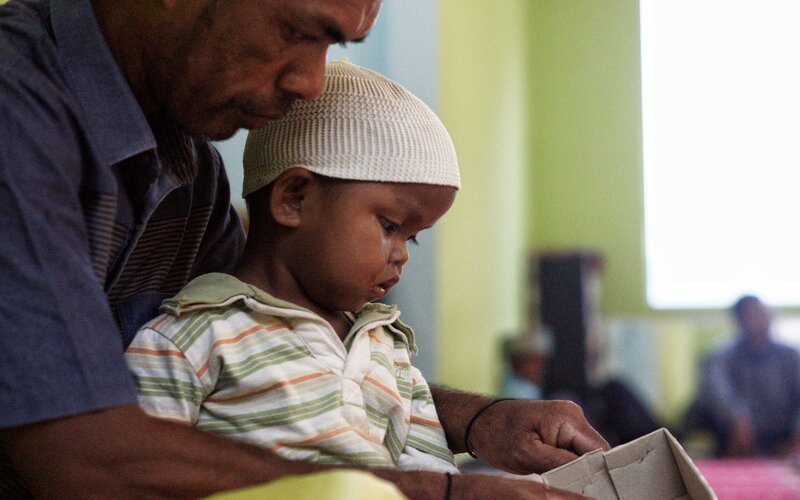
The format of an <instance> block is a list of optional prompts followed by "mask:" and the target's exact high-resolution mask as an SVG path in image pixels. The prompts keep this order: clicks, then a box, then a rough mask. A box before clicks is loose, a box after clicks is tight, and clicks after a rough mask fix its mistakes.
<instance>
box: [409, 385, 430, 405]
mask: <svg viewBox="0 0 800 500" xmlns="http://www.w3.org/2000/svg"><path fill="white" fill-rule="evenodd" d="M411 399H414V400H417V401H424V402H426V403H430V404H433V396H431V390H430V389H429V388H428V386H427V385H425V384H419V383H417V384H416V385H414V390H413V392H412V393H411Z"/></svg>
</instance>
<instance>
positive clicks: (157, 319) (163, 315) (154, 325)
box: [147, 314, 169, 330]
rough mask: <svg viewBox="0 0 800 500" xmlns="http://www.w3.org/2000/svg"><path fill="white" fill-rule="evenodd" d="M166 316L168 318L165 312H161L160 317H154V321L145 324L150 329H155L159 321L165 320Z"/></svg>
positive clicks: (159, 323)
mask: <svg viewBox="0 0 800 500" xmlns="http://www.w3.org/2000/svg"><path fill="white" fill-rule="evenodd" d="M167 318H169V316H167V315H166V314H162V315H161V317H159V318H156V319H155V321H153V322H152V323H150V324H149V325H147V327H148V328H150V329H152V330H155V329H156V328H158V327H159V326H161V323H163V322H165V321H166V320H167Z"/></svg>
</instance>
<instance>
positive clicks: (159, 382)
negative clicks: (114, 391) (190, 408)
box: [134, 376, 205, 406]
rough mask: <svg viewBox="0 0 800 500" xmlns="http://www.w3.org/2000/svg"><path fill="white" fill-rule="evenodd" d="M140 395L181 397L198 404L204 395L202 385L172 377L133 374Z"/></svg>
mask: <svg viewBox="0 0 800 500" xmlns="http://www.w3.org/2000/svg"><path fill="white" fill-rule="evenodd" d="M134 380H135V382H136V387H137V388H138V390H139V394H140V395H141V396H152V397H168V398H173V399H182V400H184V401H188V402H190V403H192V404H193V405H195V406H200V404H201V403H202V402H203V398H204V397H205V391H204V389H203V387H200V386H196V385H194V384H192V383H190V382H183V381H181V380H176V379H172V378H163V377H141V376H134Z"/></svg>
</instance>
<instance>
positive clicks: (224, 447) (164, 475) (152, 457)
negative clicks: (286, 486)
mask: <svg viewBox="0 0 800 500" xmlns="http://www.w3.org/2000/svg"><path fill="white" fill-rule="evenodd" d="M0 437H2V441H3V444H4V445H5V447H6V450H7V452H8V453H9V455H10V456H11V460H12V463H13V465H14V467H15V469H16V470H17V471H18V472H19V473H20V475H21V476H22V477H23V479H24V480H25V482H26V483H27V485H28V486H29V487H30V488H31V490H32V493H33V494H34V495H35V496H37V497H51V496H54V495H57V496H64V497H80V498H84V497H86V498H91V497H98V498H127V497H137V498H141V497H143V496H146V497H156V498H157V497H171V498H176V497H178V498H180V497H191V498H197V497H203V496H207V495H209V494H211V493H214V492H217V491H221V490H227V489H233V488H238V487H243V486H248V485H253V484H257V483H261V482H265V481H269V480H272V479H276V478H278V477H281V476H284V475H288V474H302V473H309V472H315V471H322V470H326V469H329V468H330V467H324V466H319V465H314V464H309V463H305V462H291V461H288V460H284V459H282V458H280V457H278V456H276V455H274V454H271V453H269V452H268V451H266V450H263V449H261V448H257V447H254V446H250V445H246V444H242V443H237V442H234V441H231V440H228V439H224V438H221V437H218V436H214V435H211V434H208V433H205V432H201V431H197V430H195V429H192V428H189V427H185V426H182V425H179V424H172V423H168V422H163V421H159V420H156V419H153V418H151V417H148V416H147V415H145V414H144V413H143V412H142V411H141V410H139V409H138V408H137V407H118V408H112V409H108V410H102V411H98V412H94V413H87V414H82V415H78V416H75V417H69V418H64V419H59V420H53V421H49V422H44V423H40V424H33V425H29V426H25V427H19V428H15V429H6V430H4V431H2V433H0Z"/></svg>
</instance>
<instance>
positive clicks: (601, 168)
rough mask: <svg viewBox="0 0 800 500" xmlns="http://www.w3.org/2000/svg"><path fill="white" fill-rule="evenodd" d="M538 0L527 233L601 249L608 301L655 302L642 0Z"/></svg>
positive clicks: (610, 309) (542, 241)
mask: <svg viewBox="0 0 800 500" xmlns="http://www.w3.org/2000/svg"><path fill="white" fill-rule="evenodd" d="M530 5H531V28H530V37H529V43H530V52H531V56H530V57H531V66H530V75H529V76H530V82H531V90H532V94H531V97H532V98H531V103H530V113H531V127H532V128H531V133H530V138H531V151H532V170H531V176H530V187H529V189H530V193H531V196H530V197H529V198H528V206H527V210H528V213H529V214H530V215H531V216H532V219H531V223H530V225H529V226H528V228H527V241H528V243H530V244H531V245H533V246H535V247H536V248H538V249H547V250H555V249H574V248H581V249H591V250H596V251H599V252H600V253H601V254H602V255H603V257H604V258H605V267H604V270H603V275H602V276H603V278H602V284H603V291H602V309H603V311H604V312H606V313H614V314H624V313H630V312H641V311H646V310H648V308H647V306H646V303H645V298H644V280H645V275H644V251H643V214H642V210H643V200H642V151H641V150H642V148H641V90H640V89H641V84H640V69H639V68H640V60H639V17H638V9H639V4H638V1H637V0H534V1H533V2H531V3H530Z"/></svg>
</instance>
